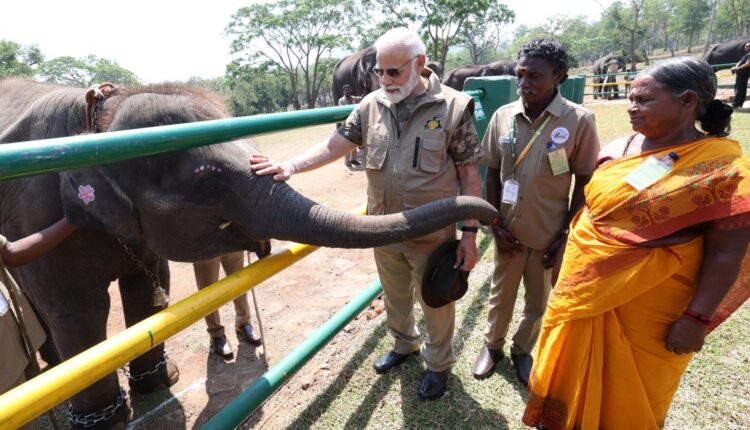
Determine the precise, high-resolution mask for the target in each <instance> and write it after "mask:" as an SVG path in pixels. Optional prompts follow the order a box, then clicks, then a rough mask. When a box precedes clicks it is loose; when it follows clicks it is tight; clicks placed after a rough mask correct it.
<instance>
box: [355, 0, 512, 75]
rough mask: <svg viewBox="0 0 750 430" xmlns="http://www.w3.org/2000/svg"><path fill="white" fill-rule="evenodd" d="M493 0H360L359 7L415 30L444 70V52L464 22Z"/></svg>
mask: <svg viewBox="0 0 750 430" xmlns="http://www.w3.org/2000/svg"><path fill="white" fill-rule="evenodd" d="M496 1H497V0H363V4H365V5H375V6H380V9H381V12H382V13H383V14H384V15H385V17H386V19H387V20H390V21H391V22H393V23H398V25H401V26H404V27H417V28H418V29H419V31H420V32H421V33H422V37H423V39H424V40H425V42H426V45H427V53H428V55H429V56H430V58H431V59H432V60H435V61H439V62H440V65H441V66H443V69H445V61H446V59H447V57H448V50H449V49H450V48H451V47H452V46H455V45H457V44H458V43H459V41H460V40H461V37H460V32H461V30H462V28H463V27H464V26H465V25H467V21H468V20H469V19H471V18H472V17H475V16H482V15H484V14H485V13H486V12H487V10H488V9H489V8H490V6H491V5H493V4H496ZM506 9H507V8H506ZM507 10H508V11H509V12H510V9H507Z"/></svg>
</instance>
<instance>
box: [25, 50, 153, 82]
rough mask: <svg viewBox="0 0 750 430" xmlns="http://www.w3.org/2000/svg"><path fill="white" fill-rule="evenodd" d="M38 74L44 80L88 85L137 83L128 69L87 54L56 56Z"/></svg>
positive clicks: (43, 65)
mask: <svg viewBox="0 0 750 430" xmlns="http://www.w3.org/2000/svg"><path fill="white" fill-rule="evenodd" d="M38 75H39V76H40V77H41V79H42V80H44V81H45V82H50V83H55V84H62V85H70V86H76V87H88V86H91V85H93V84H96V83H101V82H112V83H115V84H118V85H125V86H129V85H137V84H138V79H137V78H136V76H135V74H134V73H133V72H131V71H130V70H128V69H125V68H124V67H122V66H120V65H119V64H117V62H114V61H110V60H107V59H104V58H99V57H97V56H95V55H89V56H87V57H84V58H75V57H70V56H63V57H56V58H53V59H51V60H49V61H46V62H45V63H44V64H42V66H41V67H40V68H39V73H38Z"/></svg>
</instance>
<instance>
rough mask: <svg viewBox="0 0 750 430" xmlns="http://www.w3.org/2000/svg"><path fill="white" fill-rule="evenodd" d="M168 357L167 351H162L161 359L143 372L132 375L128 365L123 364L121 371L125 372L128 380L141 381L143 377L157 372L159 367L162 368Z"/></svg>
mask: <svg viewBox="0 0 750 430" xmlns="http://www.w3.org/2000/svg"><path fill="white" fill-rule="evenodd" d="M168 358H169V356H168V355H167V351H164V357H163V358H162V359H161V361H160V362H158V363H156V365H155V366H154V367H153V368H152V369H150V370H147V371H145V372H141V373H139V374H137V375H133V374H132V373H130V368H129V367H128V366H123V367H122V371H123V373H125V376H127V377H128V379H129V380H131V381H134V382H137V381H141V380H143V379H144V378H145V377H147V376H150V375H153V374H155V373H157V372H158V371H159V369H161V368H162V366H166V365H167V359H168Z"/></svg>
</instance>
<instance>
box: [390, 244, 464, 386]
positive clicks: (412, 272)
mask: <svg viewBox="0 0 750 430" xmlns="http://www.w3.org/2000/svg"><path fill="white" fill-rule="evenodd" d="M428 257H429V254H413V253H404V252H392V251H387V250H385V249H383V248H375V264H376V266H377V268H378V275H379V276H380V283H381V284H383V292H384V297H385V313H386V320H387V323H388V331H389V332H390V333H391V335H392V336H393V337H394V338H395V340H396V342H395V345H394V346H393V351H395V352H397V353H399V354H409V353H411V352H414V351H416V350H418V349H419V346H420V344H421V338H420V334H419V330H418V329H417V325H416V323H415V320H414V298H415V296H416V299H417V300H419V303H420V305H422V311H423V312H424V320H425V325H426V326H427V337H425V340H424V348H423V349H422V356H423V357H424V361H425V363H426V364H427V368H428V369H430V370H432V371H435V372H442V371H445V370H448V369H449V368H450V367H451V365H452V364H453V362H454V361H455V357H454V356H453V330H454V328H455V323H456V304H455V302H451V303H449V304H447V305H445V306H442V307H440V308H431V307H429V306H427V305H425V304H424V302H423V301H422V292H421V291H422V288H421V286H422V277H423V275H424V270H425V266H426V265H427V259H428Z"/></svg>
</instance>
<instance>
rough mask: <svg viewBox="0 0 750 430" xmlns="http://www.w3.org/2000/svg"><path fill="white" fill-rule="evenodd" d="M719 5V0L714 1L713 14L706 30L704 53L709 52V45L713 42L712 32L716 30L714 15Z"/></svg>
mask: <svg viewBox="0 0 750 430" xmlns="http://www.w3.org/2000/svg"><path fill="white" fill-rule="evenodd" d="M718 6H719V0H714V1H713V7H712V8H711V16H710V17H709V18H708V29H707V30H706V41H705V42H703V55H706V52H708V46H709V45H710V44H711V32H713V31H714V17H716V8H717V7H718Z"/></svg>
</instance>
